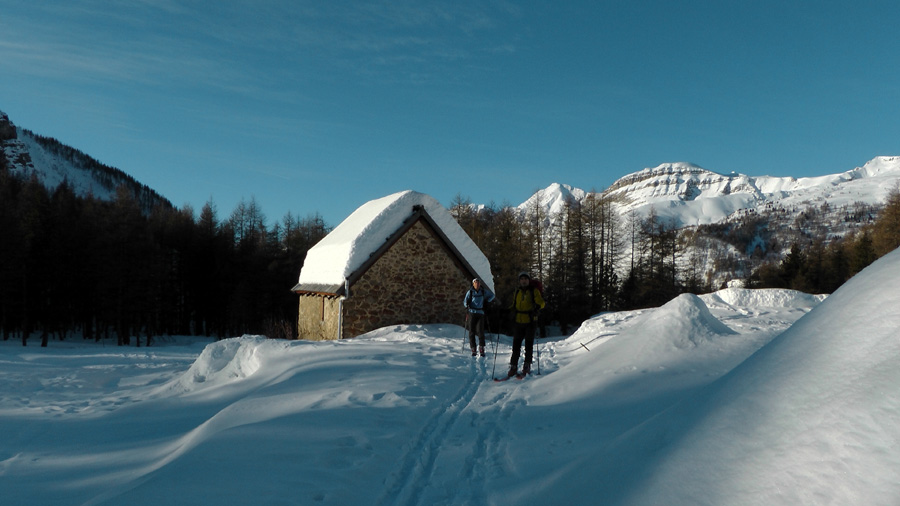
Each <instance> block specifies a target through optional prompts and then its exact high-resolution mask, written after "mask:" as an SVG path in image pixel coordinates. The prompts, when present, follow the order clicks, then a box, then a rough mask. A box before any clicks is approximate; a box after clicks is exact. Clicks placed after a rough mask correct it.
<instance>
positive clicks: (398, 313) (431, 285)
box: [343, 219, 471, 338]
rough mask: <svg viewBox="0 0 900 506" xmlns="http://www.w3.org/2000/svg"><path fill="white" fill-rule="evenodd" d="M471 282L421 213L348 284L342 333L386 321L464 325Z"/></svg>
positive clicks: (349, 333)
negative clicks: (406, 229)
mask: <svg viewBox="0 0 900 506" xmlns="http://www.w3.org/2000/svg"><path fill="white" fill-rule="evenodd" d="M470 282H471V280H470V279H469V274H468V272H467V271H466V270H465V268H464V267H463V266H462V265H461V264H460V263H459V262H458V261H457V260H456V258H455V256H454V255H453V254H452V253H451V252H450V251H449V250H448V249H447V247H446V246H444V243H443V242H442V241H441V240H440V238H439V237H438V236H437V235H436V234H435V232H434V231H433V230H432V229H431V227H430V226H429V225H427V224H426V222H425V221H424V220H422V219H420V220H418V221H417V222H416V223H415V224H414V225H413V226H412V227H411V228H410V229H409V230H408V231H407V232H406V233H405V234H404V235H403V236H402V237H401V238H400V239H398V240H397V242H396V243H394V245H393V246H392V247H391V248H390V249H388V251H386V252H385V253H384V254H383V255H382V256H381V258H379V259H378V260H377V261H376V262H375V263H374V264H373V265H372V266H371V267H370V268H369V270H368V271H366V272H365V274H363V276H362V277H361V278H360V279H359V280H357V282H356V283H354V284H353V285H352V286H351V287H350V297H349V298H347V299H346V300H344V309H343V310H344V319H343V327H344V331H343V337H344V338H348V337H355V336H358V335H360V334H364V333H366V332H369V331H371V330H375V329H378V328H381V327H385V326H389V325H401V324H416V323H453V324H457V325H462V324H463V322H464V319H465V308H463V297H464V296H465V293H466V290H467V289H468V288H469V285H470Z"/></svg>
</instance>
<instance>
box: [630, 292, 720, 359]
mask: <svg viewBox="0 0 900 506" xmlns="http://www.w3.org/2000/svg"><path fill="white" fill-rule="evenodd" d="M629 333H630V334H634V337H633V338H637V339H642V340H644V341H645V346H646V347H654V348H655V347H657V346H663V347H674V348H677V349H682V350H684V349H691V348H695V347H697V346H701V345H703V344H705V343H707V342H710V341H712V340H714V339H715V338H716V337H718V336H726V335H731V334H734V333H735V332H734V331H733V330H731V329H730V328H729V327H728V326H727V325H725V324H724V323H722V322H720V321H719V320H718V319H717V318H716V317H715V316H713V315H712V313H710V312H709V308H708V307H706V304H705V303H704V302H703V300H702V299H700V297H698V296H696V295H694V294H690V293H684V294H681V295H679V296H678V297H675V298H674V299H672V300H670V301H669V302H667V303H666V304H665V305H663V306H662V307H660V308H659V309H657V310H656V311H653V312H651V313H648V314H646V315H643V316H642V317H641V320H640V321H639V322H638V323H636V324H635V325H634V327H632V329H631V330H630V332H629Z"/></svg>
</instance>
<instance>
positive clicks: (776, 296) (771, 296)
mask: <svg viewBox="0 0 900 506" xmlns="http://www.w3.org/2000/svg"><path fill="white" fill-rule="evenodd" d="M825 297H827V296H826V295H810V294H808V293H803V292H799V291H797V290H786V289H782V288H762V289H750V288H725V289H722V290H719V291H718V292H714V293H709V294H705V295H701V296H700V299H701V300H702V301H703V302H704V303H706V304H707V305H708V306H711V305H714V304H725V305H729V306H736V307H780V308H811V307H815V306H817V305H818V304H819V303H820V302H822V301H823V300H825Z"/></svg>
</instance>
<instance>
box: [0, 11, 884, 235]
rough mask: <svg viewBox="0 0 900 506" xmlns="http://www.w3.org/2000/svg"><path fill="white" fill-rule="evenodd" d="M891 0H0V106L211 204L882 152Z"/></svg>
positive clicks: (585, 179) (451, 192)
mask: <svg viewBox="0 0 900 506" xmlns="http://www.w3.org/2000/svg"><path fill="white" fill-rule="evenodd" d="M898 21H900V3H898V2H896V1H884V2H881V1H871V2H870V1H861V2H832V1H808V2H799V1H784V0H781V1H693V2H691V1H685V2H674V1H672V2H664V1H654V2H649V1H641V0H630V1H618V0H612V1H605V0H592V1H571V2H543V1H542V2H510V1H504V0H500V1H493V0H484V1H453V2H428V1H421V2H415V1H406V0H397V1H386V2H379V1H372V2H353V1H324V2H323V1H305V0H285V1H280V0H271V1H254V2H237V1H230V0H217V1H215V2H205V1H204V2H202V1H195V0H183V1H176V0H133V1H127V2H119V1H115V2H114V1H101V0H83V1H78V0H75V1H73V0H42V1H40V2H35V1H32V0H22V1H19V0H0V110H2V111H4V112H6V113H7V114H9V116H10V119H11V120H12V121H13V122H14V123H16V124H17V125H19V126H22V127H25V128H28V129H31V130H33V131H35V132H37V133H39V134H42V135H48V136H52V137H55V138H57V139H59V140H60V141H62V142H64V143H66V144H69V145H71V146H73V147H75V148H77V149H80V150H82V151H84V152H86V153H88V154H89V155H91V156H93V157H95V158H97V159H98V160H100V161H101V162H104V163H106V164H109V165H113V166H115V167H118V168H120V169H122V170H124V171H125V172H127V173H129V174H131V175H132V176H134V177H135V178H136V179H137V180H138V181H140V182H142V183H144V184H147V185H148V186H150V187H152V188H154V189H156V190H157V191H159V192H160V193H162V194H163V195H164V196H165V197H167V198H168V199H170V200H171V201H172V202H173V203H174V204H175V205H177V206H182V205H184V204H190V205H192V206H193V207H194V208H195V210H196V211H198V212H199V209H200V208H201V207H202V206H203V204H204V203H205V202H206V201H208V200H209V199H210V198H211V199H212V200H213V202H214V203H215V204H216V206H217V208H218V212H219V217H220V218H221V219H225V218H227V217H228V215H229V214H230V213H231V211H232V210H233V209H234V207H235V205H236V204H237V203H238V202H239V201H240V200H241V199H244V200H249V199H250V198H255V199H256V201H257V202H258V203H259V204H260V205H261V207H262V209H263V211H264V212H265V214H266V216H267V218H268V222H269V224H271V223H273V222H274V221H275V220H280V219H281V217H282V216H283V215H284V214H285V213H286V212H292V213H294V214H296V215H300V216H306V215H308V214H310V213H315V212H319V213H321V214H322V215H323V216H324V218H325V220H326V222H328V223H329V224H330V225H337V224H338V223H339V222H340V221H341V220H343V219H344V218H345V217H346V216H347V215H348V214H349V213H350V212H352V211H353V210H354V209H356V208H357V207H358V206H359V205H361V204H362V203H364V202H365V201H368V200H370V199H373V198H378V197H381V196H384V195H387V194H390V193H394V192H396V191H400V190H405V189H413V190H417V191H421V192H424V193H428V194H430V195H432V196H434V197H435V198H437V199H438V200H439V201H441V202H442V203H443V204H445V205H448V204H449V203H450V202H451V200H452V199H453V197H454V196H455V195H457V194H462V195H463V196H468V197H470V198H471V199H472V200H473V201H474V202H478V203H488V202H494V203H496V204H498V205H499V204H504V203H512V204H518V203H520V202H522V201H524V200H525V199H527V198H528V196H530V195H531V194H532V193H533V192H534V191H535V190H537V189H539V188H543V187H546V186H547V185H549V184H550V183H553V182H560V183H566V184H571V185H573V186H577V187H580V188H583V189H586V190H590V189H595V190H602V189H605V188H606V187H607V186H609V185H610V184H611V183H612V182H614V181H615V180H616V179H618V178H619V177H622V176H624V175H626V174H628V173H631V172H634V171H637V170H640V169H643V168H645V167H653V166H656V165H658V164H660V163H664V162H676V161H687V162H692V163H696V164H698V165H700V166H702V167H704V168H707V169H710V170H715V171H718V172H730V171H736V172H742V173H745V174H749V175H754V176H760V175H776V176H796V177H802V176H811V175H824V174H831V173H836V172H843V171H845V170H849V169H852V168H854V167H857V166H860V165H862V164H864V163H865V162H866V161H868V160H870V159H871V158H874V157H875V156H879V155H897V154H900V146H898V144H900V116H898V112H900V37H898V36H897V26H898Z"/></svg>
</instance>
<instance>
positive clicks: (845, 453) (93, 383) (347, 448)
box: [0, 252, 900, 506]
mask: <svg viewBox="0 0 900 506" xmlns="http://www.w3.org/2000/svg"><path fill="white" fill-rule="evenodd" d="M897 286H900V252H894V253H892V254H891V255H889V256H887V257H885V258H883V259H881V260H879V261H878V262H876V263H875V264H873V265H872V266H870V267H869V268H868V269H866V270H865V271H864V272H862V273H861V274H859V275H858V276H856V277H855V278H853V279H852V280H851V281H850V282H848V283H847V284H846V285H845V286H844V287H842V288H841V289H840V290H839V291H838V292H836V293H835V294H833V295H831V296H830V297H828V298H827V299H825V300H824V301H821V298H818V297H812V296H808V295H804V294H799V293H796V292H789V291H783V290H758V291H749V290H743V289H735V288H730V289H727V290H723V291H721V292H717V293H716V294H710V295H706V296H702V297H696V296H693V295H683V296H681V297H678V298H676V299H675V300H673V301H671V302H670V303H668V304H666V305H665V306H662V307H660V308H657V309H653V310H644V311H631V312H621V313H608V314H602V315H598V316H597V317H595V318H593V319H591V320H590V321H588V322H586V323H585V324H584V325H583V326H582V327H581V328H580V329H579V330H578V331H577V332H576V333H575V334H574V335H572V336H570V337H568V338H553V339H548V340H545V341H543V342H541V343H540V346H539V349H540V370H541V375H540V376H536V375H535V376H532V377H529V378H527V379H525V380H523V381H516V380H510V381H507V382H503V383H495V382H493V381H491V380H490V377H491V375H492V372H493V365H494V362H493V355H492V354H489V356H488V357H487V358H486V359H475V360H473V359H472V358H471V357H469V356H468V355H467V354H465V353H463V352H462V336H463V331H462V329H461V328H460V327H457V326H452V325H446V326H442V325H428V326H400V327H394V328H385V329H381V330H378V331H375V332H372V333H370V334H367V335H365V336H363V337H360V338H357V339H353V340H349V341H343V342H317V343H314V342H285V341H274V340H266V339H263V338H259V337H249V336H245V337H242V338H236V339H229V340H225V341H221V342H213V343H205V342H200V341H193V340H190V339H188V338H177V339H171V340H169V341H168V342H164V343H160V344H159V345H158V346H156V347H152V348H117V347H109V346H105V347H104V346H101V345H94V344H84V343H81V342H75V341H67V342H62V343H59V342H52V343H51V347H50V348H45V349H42V348H39V347H37V346H29V347H27V348H23V347H22V346H21V345H20V344H18V343H17V342H13V341H9V342H4V343H0V382H2V383H0V384H2V385H3V388H2V391H0V491H2V495H0V496H2V499H0V503H2V504H10V505H13V504H15V505H18V504H54V505H58V504H121V505H129V506H140V505H154V506H155V505H158V504H179V505H180V504H203V505H211V504H212V505H229V504H235V505H237V504H240V505H245V504H254V505H257V504H259V505H263V504H342V505H346V504H373V505H387V504H391V505H393V504H402V505H414V504H421V505H434V504H453V505H463V504H496V505H505V504H510V505H512V504H614V505H620V504H639V505H644V504H646V505H651V504H652V505H656V504H666V505H697V504H709V505H741V504H748V505H749V504H753V505H757V504H760V505H761V504H765V505H796V504H867V505H887V504H898V503H900V481H898V480H897V479H896V472H897V469H900V442H898V441H900V412H898V410H900V388H898V385H900V339H898V337H900V336H898V327H900V291H898V290H897ZM508 343H509V340H508V338H506V337H504V336H501V339H500V344H499V348H498V357H497V372H498V373H500V372H501V371H503V370H504V369H505V366H504V363H505V361H506V360H507V358H508V356H509V345H508Z"/></svg>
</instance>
